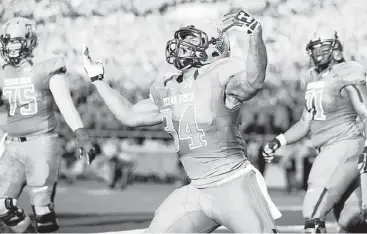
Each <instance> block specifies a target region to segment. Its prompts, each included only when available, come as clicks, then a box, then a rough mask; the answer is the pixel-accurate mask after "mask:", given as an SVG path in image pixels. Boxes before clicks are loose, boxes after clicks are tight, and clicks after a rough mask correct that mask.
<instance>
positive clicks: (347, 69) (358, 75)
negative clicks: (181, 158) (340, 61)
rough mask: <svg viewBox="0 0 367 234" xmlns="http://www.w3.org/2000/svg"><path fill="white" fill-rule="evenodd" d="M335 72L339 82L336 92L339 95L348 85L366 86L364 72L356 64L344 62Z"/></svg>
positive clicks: (359, 65) (360, 66) (362, 68)
mask: <svg viewBox="0 0 367 234" xmlns="http://www.w3.org/2000/svg"><path fill="white" fill-rule="evenodd" d="M336 72H337V77H338V81H339V83H338V85H337V89H338V90H337V91H338V92H339V93H340V92H341V90H342V89H343V88H344V87H346V86H348V85H366V78H367V73H366V70H365V68H364V67H363V66H362V65H361V64H359V63H357V62H346V63H345V64H344V65H343V66H341V67H340V68H339V69H338V70H337V71H336Z"/></svg>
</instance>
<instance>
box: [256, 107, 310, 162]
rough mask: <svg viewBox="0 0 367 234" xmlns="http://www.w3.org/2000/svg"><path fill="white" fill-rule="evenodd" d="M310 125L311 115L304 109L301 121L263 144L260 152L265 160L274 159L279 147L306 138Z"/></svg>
mask: <svg viewBox="0 0 367 234" xmlns="http://www.w3.org/2000/svg"><path fill="white" fill-rule="evenodd" d="M310 124H311V114H310V113H309V112H308V111H307V110H306V108H305V109H304V110H303V112H302V116H301V119H300V120H299V121H298V122H297V123H295V124H294V125H293V126H292V127H291V128H289V129H288V130H287V131H286V132H284V133H283V134H280V135H279V136H277V137H275V138H274V139H273V140H272V141H270V142H268V143H266V144H265V146H264V148H263V152H262V154H263V156H264V158H265V160H266V161H268V162H270V161H271V160H273V158H274V153H275V151H276V150H277V149H279V148H280V147H281V146H283V145H286V144H292V143H295V142H297V141H299V140H301V139H302V138H304V137H305V136H307V134H308V133H309V132H310Z"/></svg>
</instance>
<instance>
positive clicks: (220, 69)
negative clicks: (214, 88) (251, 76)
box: [204, 58, 246, 85]
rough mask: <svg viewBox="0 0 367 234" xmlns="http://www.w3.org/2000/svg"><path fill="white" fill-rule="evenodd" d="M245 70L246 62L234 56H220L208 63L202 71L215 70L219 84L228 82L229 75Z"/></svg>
mask: <svg viewBox="0 0 367 234" xmlns="http://www.w3.org/2000/svg"><path fill="white" fill-rule="evenodd" d="M245 70H246V63H245V62H244V61H242V60H240V59H236V58H222V59H219V60H217V61H215V62H214V63H212V64H210V65H208V68H207V70H204V72H215V73H216V74H217V75H218V78H219V82H220V83H221V85H225V84H227V83H228V81H229V79H230V77H232V76H233V75H235V74H237V73H239V72H243V71H245Z"/></svg>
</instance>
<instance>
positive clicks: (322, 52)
mask: <svg viewBox="0 0 367 234" xmlns="http://www.w3.org/2000/svg"><path fill="white" fill-rule="evenodd" d="M306 50H307V53H308V55H309V56H310V58H311V60H312V63H313V65H314V66H315V67H316V69H317V70H318V71H322V70H324V69H326V68H327V67H328V66H329V65H330V64H331V63H333V62H334V61H341V60H342V59H343V56H342V52H343V46H342V45H341V43H340V41H339V39H338V35H337V33H336V31H334V35H333V36H329V37H327V38H325V39H321V37H319V38H317V39H314V40H310V42H309V43H308V44H307V46H306Z"/></svg>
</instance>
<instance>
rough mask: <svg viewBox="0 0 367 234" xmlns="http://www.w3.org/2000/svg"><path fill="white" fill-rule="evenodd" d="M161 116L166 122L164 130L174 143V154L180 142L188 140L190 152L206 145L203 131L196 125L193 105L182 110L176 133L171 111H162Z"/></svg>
mask: <svg viewBox="0 0 367 234" xmlns="http://www.w3.org/2000/svg"><path fill="white" fill-rule="evenodd" d="M161 114H162V118H163V120H165V122H166V127H165V128H164V130H165V131H166V132H168V133H169V134H171V135H172V137H173V140H174V142H175V147H176V152H178V151H179V150H180V141H181V140H189V148H190V150H192V149H196V148H200V147H203V146H206V145H207V142H206V140H205V139H204V136H205V132H204V130H203V129H200V128H199V127H198V124H197V120H196V112H195V105H187V106H186V107H185V109H184V110H183V112H182V114H181V117H180V121H179V126H178V131H176V129H175V127H174V125H173V120H172V110H171V109H166V110H162V111H161ZM187 120H189V121H187ZM190 120H193V121H190Z"/></svg>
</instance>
